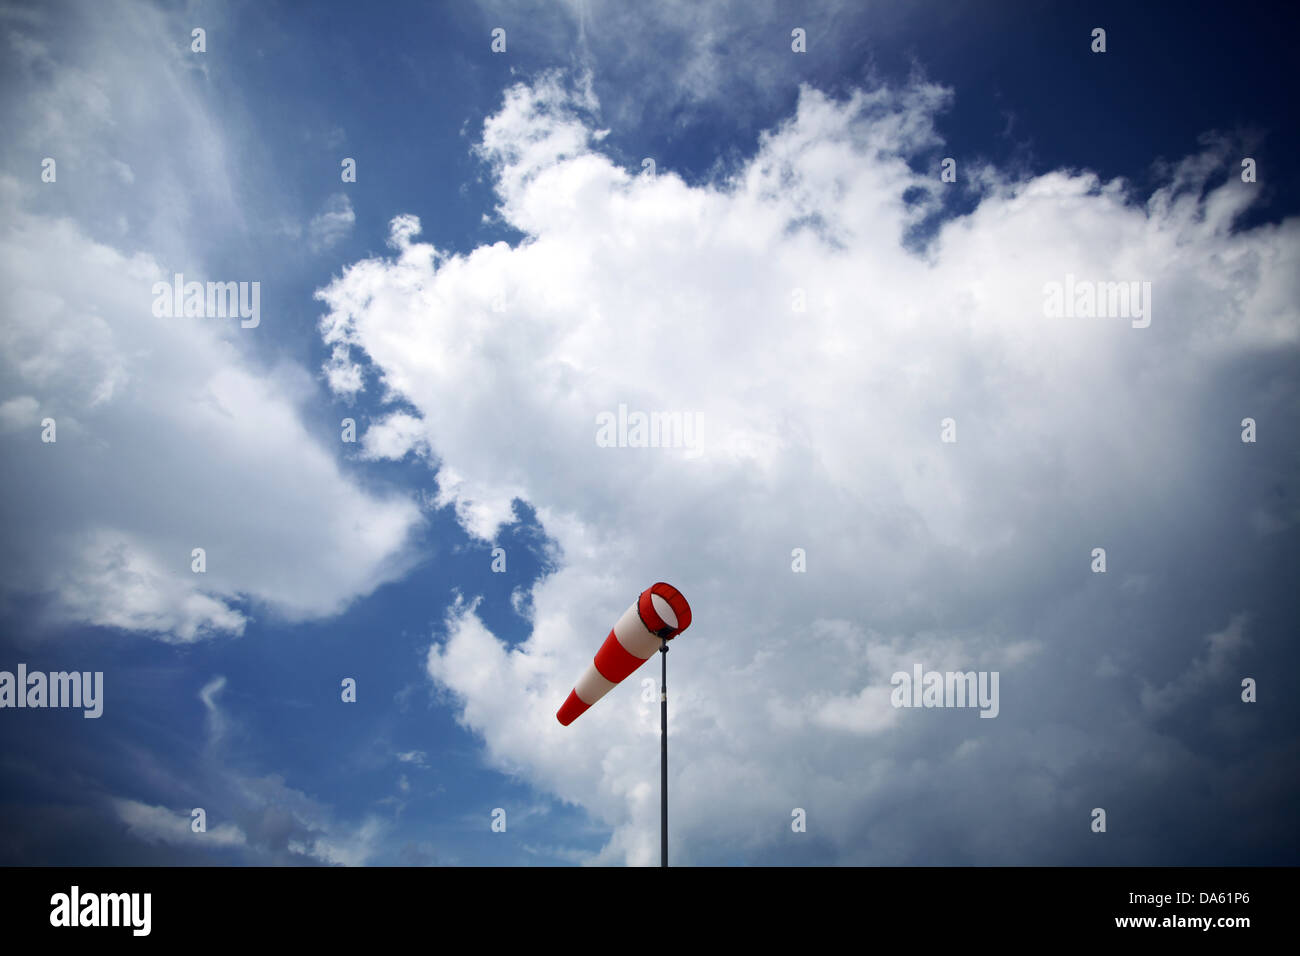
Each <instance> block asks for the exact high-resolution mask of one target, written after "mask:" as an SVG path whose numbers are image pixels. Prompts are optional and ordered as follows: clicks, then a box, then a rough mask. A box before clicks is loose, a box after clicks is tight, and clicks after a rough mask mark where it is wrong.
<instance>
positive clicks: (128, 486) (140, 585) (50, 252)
mask: <svg viewBox="0 0 1300 956" xmlns="http://www.w3.org/2000/svg"><path fill="white" fill-rule="evenodd" d="M2 192H3V194H4V195H3V199H4V203H3V207H4V210H5V216H4V218H5V222H6V227H5V229H4V231H3V233H0V262H2V264H0V278H2V280H3V286H4V291H3V293H0V296H2V297H3V300H2V301H3V309H4V313H5V315H6V321H5V324H4V327H3V332H2V333H0V336H2V337H3V343H4V357H3V359H2V360H0V368H2V369H3V380H4V382H5V388H6V389H7V390H9V391H10V394H11V395H12V394H13V392H14V391H17V392H18V393H20V394H19V395H16V396H14V397H13V398H9V396H0V397H3V398H4V399H5V400H6V401H7V402H10V403H11V404H9V405H8V406H7V407H8V408H10V409H11V410H14V414H12V415H9V416H8V418H9V419H10V420H12V421H17V420H18V418H17V415H18V414H19V412H21V413H23V414H24V415H26V417H27V418H28V420H30V417H31V414H30V413H31V405H30V402H24V401H23V397H24V396H28V397H31V396H34V397H35V398H36V399H37V400H38V401H39V403H40V406H41V407H42V408H43V409H44V410H45V411H46V413H47V414H49V415H50V416H51V417H53V418H54V419H55V420H56V422H57V423H58V425H59V431H58V440H57V442H56V443H53V444H47V443H42V441H41V440H40V433H39V431H38V430H37V429H34V428H29V429H27V430H23V431H14V430H10V431H7V432H6V434H5V436H4V439H3V440H4V442H5V444H6V447H5V454H6V457H7V458H8V460H9V461H10V463H11V467H12V468H13V469H15V470H16V473H17V474H19V475H21V479H19V480H13V481H11V482H9V484H8V487H9V489H10V490H9V493H8V494H7V495H6V500H5V503H4V506H3V507H4V514H5V519H6V522H7V527H8V534H6V536H5V541H4V544H3V545H2V546H0V561H2V562H3V566H4V569H5V587H6V589H7V590H8V591H9V592H10V593H15V592H18V593H28V594H46V595H49V596H51V597H52V598H53V603H52V612H53V613H54V614H55V615H56V616H58V617H61V618H66V619H68V620H73V621H79V622H84V623H89V624H103V625H108V626H113V627H120V628H125V629H129V630H140V631H147V632H151V633H154V634H156V635H158V636H161V637H164V638H168V639H175V640H194V639H196V638H199V637H202V636H204V635H205V634H211V633H217V632H226V633H239V632H240V631H241V630H242V628H243V626H244V621H245V613H244V612H243V611H241V610H239V609H238V608H237V607H236V604H237V603H238V602H243V601H251V602H253V603H254V604H255V605H263V606H265V607H267V608H268V609H270V610H271V611H272V612H274V613H278V614H282V615H284V616H286V617H289V618H293V619H304V618H310V617H316V616H321V615H327V614H332V613H335V612H337V611H338V610H339V609H341V608H342V607H344V606H346V605H347V604H348V603H349V602H350V601H351V600H353V599H354V598H356V597H357V596H359V595H362V594H366V593H369V591H370V590H371V589H373V588H374V587H375V586H377V585H378V584H379V583H381V582H382V581H384V580H388V579H391V578H393V577H396V576H397V575H399V574H400V573H402V572H403V571H404V570H405V567H406V564H405V562H406V561H408V560H409V558H408V556H406V555H405V554H404V546H405V543H406V541H407V539H408V535H409V533H410V531H411V530H412V528H414V527H415V526H416V525H417V524H418V523H419V522H420V521H421V517H420V512H419V507H418V506H417V505H416V504H415V503H414V502H412V501H410V500H407V499H405V498H402V497H398V496H380V495H376V494H374V493H370V492H367V491H364V490H363V489H361V488H360V487H358V486H357V485H356V484H355V483H354V481H353V480H351V479H349V478H348V477H347V476H345V475H344V474H343V473H342V471H341V469H340V466H339V464H338V462H337V459H336V457H335V453H334V452H333V451H331V450H330V448H329V446H328V444H327V442H328V441H330V440H331V439H332V438H333V437H334V436H333V435H332V434H330V435H320V434H315V433H313V432H312V431H311V430H309V429H308V427H307V426H306V425H305V423H304V417H303V411H302V410H303V408H304V406H305V405H306V403H307V401H308V400H309V397H310V396H311V392H312V385H311V383H310V381H309V379H308V378H307V376H306V374H305V373H304V372H303V371H301V370H299V369H296V368H294V367H291V366H277V367H271V368H267V367H263V366H262V365H261V363H259V362H257V361H256V360H254V359H252V358H251V357H250V355H249V353H248V351H247V349H246V348H244V347H243V346H242V345H241V343H240V342H239V341H238V339H237V337H236V336H237V335H239V334H245V335H247V334H252V333H251V331H244V330H241V329H240V328H239V326H238V323H237V322H231V321H230V320H228V319H226V320H223V319H211V318H207V319H205V318H160V317H157V316H155V315H153V313H152V311H151V305H152V294H151V290H152V287H153V283H154V282H155V281H158V280H162V281H169V278H168V273H167V271H166V270H164V269H163V268H162V266H160V265H159V264H158V263H157V262H156V261H155V260H154V259H153V258H151V257H149V256H147V255H143V254H136V255H134V256H126V255H124V254H122V253H121V252H119V251H117V250H116V249H114V248H112V247H110V246H106V245H104V244H101V243H97V242H95V241H93V240H91V239H89V238H88V237H87V236H85V235H84V234H83V233H82V232H81V231H80V230H79V229H78V228H77V226H76V225H75V224H73V223H72V222H70V221H67V220H58V221H50V220H48V219H46V218H44V217H40V216H35V215H32V214H30V213H29V212H27V211H26V210H25V209H24V208H23V207H22V206H21V205H20V203H19V202H18V201H17V198H16V195H15V194H16V192H17V189H16V186H14V184H13V183H12V182H7V183H6V184H5V188H4V189H3V190H2ZM12 403H16V404H12ZM195 548H203V549H204V551H205V556H206V557H205V560H206V571H205V573H202V574H198V573H194V570H193V558H192V552H193V549H195Z"/></svg>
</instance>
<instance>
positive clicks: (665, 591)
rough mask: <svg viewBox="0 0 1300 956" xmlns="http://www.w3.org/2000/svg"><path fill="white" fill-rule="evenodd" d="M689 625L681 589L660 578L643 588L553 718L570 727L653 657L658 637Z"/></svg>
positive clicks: (673, 634)
mask: <svg viewBox="0 0 1300 956" xmlns="http://www.w3.org/2000/svg"><path fill="white" fill-rule="evenodd" d="M690 626H691V606H690V605H689V604H687V603H686V598H684V597H682V592H681V591H679V590H677V589H676V588H675V587H673V586H672V585H671V584H664V583H663V582H662V581H660V582H659V583H658V584H653V585H651V586H650V587H648V588H646V589H645V590H644V591H642V592H641V596H640V597H638V598H637V599H636V600H635V601H633V602H632V606H631V607H630V608H628V609H627V610H626V611H624V612H623V616H622V617H620V618H619V619H618V623H617V624H615V625H614V629H613V630H612V631H610V632H609V637H607V638H605V643H604V644H602V645H600V650H598V651H597V652H596V658H595V660H593V661H592V662H591V666H590V667H588V668H587V672H586V673H585V674H583V675H582V677H580V678H579V679H578V683H577V684H575V685H574V688H573V690H571V691H570V692H569V698H568V700H566V701H565V702H564V706H563V707H561V708H560V709H559V710H558V711H557V712H556V714H555V717H556V719H557V720H559V722H560V723H562V724H563V725H564V726H566V727H567V726H569V724H571V723H573V722H574V721H575V720H577V719H578V717H579V716H581V715H582V713H583V711H585V710H586V709H587V708H588V707H590V706H591V705H592V704H594V703H595V702H596V701H598V700H600V699H601V698H602V697H604V696H605V695H606V694H608V693H609V692H610V691H611V690H612V689H613V688H614V686H615V685H616V684H618V683H619V682H620V681H622V680H623V678H624V677H626V676H627V675H628V674H630V673H632V672H633V671H634V670H636V669H637V668H638V667H640V666H641V665H642V664H644V663H645V662H646V661H648V660H649V659H650V658H652V657H654V654H655V651H657V650H659V642H660V639H661V638H664V639H667V640H670V641H671V640H672V639H673V638H674V637H676V636H677V635H678V634H680V633H681V632H682V631H684V630H686V629H687V628H688V627H690Z"/></svg>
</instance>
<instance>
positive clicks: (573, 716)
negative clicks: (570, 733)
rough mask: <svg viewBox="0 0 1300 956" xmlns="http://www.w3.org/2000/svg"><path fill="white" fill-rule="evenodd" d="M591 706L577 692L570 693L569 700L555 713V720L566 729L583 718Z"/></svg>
mask: <svg viewBox="0 0 1300 956" xmlns="http://www.w3.org/2000/svg"><path fill="white" fill-rule="evenodd" d="M590 706H591V705H590V704H588V703H587V702H586V701H584V700H583V699H582V698H581V697H579V696H578V692H577V691H576V690H571V691H569V699H568V700H566V701H565V702H564V706H563V707H561V708H560V709H559V710H557V711H556V712H555V719H556V720H558V721H559V722H560V723H561V724H563V725H564V726H565V727H567V726H569V724H571V723H573V722H574V721H575V720H577V719H578V718H579V717H581V716H582V715H583V714H584V713H585V712H586V710H587V708H588V707H590Z"/></svg>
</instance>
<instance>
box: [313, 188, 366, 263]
mask: <svg viewBox="0 0 1300 956" xmlns="http://www.w3.org/2000/svg"><path fill="white" fill-rule="evenodd" d="M356 221H357V214H356V213H355V212H353V210H352V200H350V199H348V197H347V194H346V193H335V194H334V195H333V196H330V198H329V199H327V200H325V205H324V207H323V208H322V209H321V211H320V212H319V213H317V214H316V215H315V216H313V217H312V220H311V222H309V223H308V224H307V242H308V244H309V245H310V246H311V250H312V252H324V251H325V250H326V249H329V248H330V247H332V246H335V245H337V244H338V243H339V242H340V241H342V240H343V239H345V238H346V237H347V236H348V234H349V233H351V232H352V226H353V225H354V224H355V223H356Z"/></svg>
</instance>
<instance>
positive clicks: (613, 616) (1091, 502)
mask: <svg viewBox="0 0 1300 956" xmlns="http://www.w3.org/2000/svg"><path fill="white" fill-rule="evenodd" d="M1274 18H1275V8H1274V5H1272V4H1253V3H1244V4H1238V5H1236V6H1234V7H1232V8H1231V10H1228V9H1227V8H1225V7H1223V6H1222V5H1220V4H1210V3H1178V4H1164V3H1153V4H1142V5H1133V4H1127V3H1092V2H1088V3H1048V2H1028V0H1007V2H1001V3H997V4H987V3H964V2H956V0H954V2H928V0H918V2H909V3H906V4H901V3H869V2H811V3H804V4H794V3H778V2H772V0H757V2H745V3H740V2H735V3H729V2H712V3H702V4H697V3H684V2H678V0H670V2H662V3H658V4H623V3H617V2H604V0H565V2H560V3H542V2H524V0H482V2H479V3H463V4H461V3H458V4H439V3H433V4H430V3H403V2H394V3H389V4H382V5H377V6H367V5H361V4H348V3H342V2H321V3H314V4H310V5H306V4H289V3H252V2H234V3H153V2H146V0H139V2H120V0H108V2H103V3H84V2H83V3H69V2H57V0H56V2H49V3H8V2H6V3H3V4H0V49H3V55H0V128H3V130H4V131H5V135H4V136H3V137H0V209H2V210H3V212H2V214H0V341H2V342H3V348H2V349H0V488H2V491H3V493H2V494H0V514H2V515H3V522H4V533H3V536H0V672H8V673H14V674H16V673H17V670H18V668H19V666H20V665H23V666H24V667H25V669H26V671H27V672H41V673H55V672H67V671H76V672H83V673H90V674H95V673H100V674H102V693H101V700H100V703H101V705H102V712H101V713H100V714H99V716H97V717H93V718H88V717H86V716H85V715H84V708H73V707H65V708H55V707H45V708H39V707H34V708H27V707H24V708H21V709H20V708H17V707H10V706H0V864H76V865H106V864H112V865H136V864H144V865H152V864H177V865H384V866H393V865H398V866H406V865H411V866H415V865H452V866H569V865H650V864H655V863H657V862H658V843H659V829H658V828H659V814H658V801H659V790H658V779H659V739H658V737H659V715H658V708H657V707H655V706H654V700H655V699H656V697H657V690H656V688H655V681H657V674H658V666H657V664H658V662H657V661H652V662H651V663H650V664H648V665H646V666H645V667H643V668H642V670H639V671H637V672H635V673H634V674H633V675H632V676H631V677H630V678H628V679H627V680H626V681H625V682H624V683H623V684H622V685H620V686H618V687H616V688H615V689H614V690H613V691H611V692H610V693H609V695H608V696H607V697H605V698H604V699H603V700H601V701H599V702H598V703H597V704H596V705H595V706H593V707H592V708H591V710H590V711H588V712H587V713H586V714H585V715H583V716H582V717H581V718H580V719H579V720H577V721H575V722H574V723H573V724H572V725H570V726H568V727H563V726H561V725H560V724H559V723H558V722H557V721H556V719H555V711H556V710H557V709H558V708H559V706H560V704H561V703H563V701H564V699H565V697H566V696H567V695H568V693H569V691H570V689H571V688H572V687H573V686H574V683H575V681H576V679H577V678H578V677H579V675H580V674H581V673H582V672H583V670H584V669H585V668H586V667H587V666H588V665H589V664H590V663H591V658H592V655H593V654H594V653H595V651H596V649H597V648H598V647H599V646H600V644H601V642H602V641H603V640H604V638H605V635H606V634H608V632H609V629H610V627H611V626H612V625H613V624H614V622H615V621H616V620H617V619H618V617H619V616H620V615H621V614H622V613H623V611H624V610H625V609H626V608H627V607H628V606H629V605H630V604H631V603H632V602H633V601H634V600H635V599H636V597H637V595H638V594H639V593H640V592H641V591H642V590H643V589H645V588H646V587H648V586H649V585H651V584H653V583H655V582H657V581H667V582H670V583H672V584H673V585H675V586H676V587H678V588H680V589H681V591H682V592H683V593H684V594H685V595H686V597H687V598H688V600H689V601H690V604H691V608H692V615H693V623H692V625H691V627H690V628H689V629H688V630H687V631H686V632H684V633H683V634H682V635H681V636H680V637H679V638H677V639H675V640H674V643H673V653H672V654H670V659H671V660H670V663H671V671H672V673H671V674H670V685H671V691H672V692H671V695H670V708H669V709H670V714H669V739H670V747H671V750H670V763H669V787H670V793H671V808H672V819H671V833H670V857H671V859H672V861H673V862H674V864H680V865H702V866H703V865H726V866H730V865H907V866H912V865H922V866H931V865H980V866H985V865H1240V864H1251V865H1253V864H1291V865H1294V864H1296V863H1297V862H1300V840H1298V838H1297V829H1296V823H1295V820H1296V815H1295V810H1296V807H1297V800H1298V799H1300V784H1298V781H1297V774H1296V770H1295V768H1296V766H1297V765H1298V764H1297V758H1300V735H1298V733H1297V729H1298V722H1297V716H1298V713H1297V710H1298V708H1297V703H1296V699H1295V696H1294V695H1293V694H1291V693H1290V692H1289V691H1288V685H1287V681H1288V680H1290V677H1289V676H1288V675H1290V674H1294V673H1296V672H1297V669H1298V668H1300V655H1298V654H1297V652H1296V650H1295V649H1294V648H1295V645H1294V640H1293V638H1294V634H1295V625H1294V621H1295V619H1296V617H1297V612H1298V611H1300V600H1298V598H1297V592H1296V588H1295V581H1296V570H1297V557H1298V556H1300V503H1298V500H1297V494H1298V493H1300V487H1298V483H1297V477H1298V476H1300V468H1298V467H1297V466H1298V465H1300V446H1298V445H1297V436H1298V435H1300V429H1298V428H1297V424H1298V422H1297V419H1298V417H1300V393H1298V391H1297V374H1296V373H1297V364H1296V363H1297V358H1298V357H1300V348H1298V346H1300V307H1298V306H1297V302H1298V301H1300V220H1297V214H1298V213H1300V187H1298V186H1297V183H1296V178H1295V176H1294V175H1293V172H1294V156H1295V155H1296V154H1297V151H1298V150H1300V143H1298V142H1297V134H1296V130H1295V125H1294V123H1293V122H1292V121H1291V119H1292V104H1293V103H1294V99H1295V94H1296V89H1295V81H1294V78H1293V72H1292V71H1286V70H1285V69H1284V67H1285V65H1286V64H1288V63H1289V62H1290V59H1291V52H1290V49H1289V47H1288V45H1287V43H1288V38H1287V37H1286V35H1285V32H1284V31H1280V30H1277V29H1275V26H1274V25H1273V21H1274ZM1097 28H1101V29H1102V30H1104V31H1105V33H1104V45H1105V49H1104V51H1102V50H1094V47H1095V46H1097V45H1098V40H1097V39H1096V37H1095V35H1094V30H1096V29H1097ZM195 30H201V31H202V33H201V34H199V35H198V37H196V35H195V33H194V31H195ZM498 31H504V32H498ZM494 47H495V49H494ZM1247 160H1249V161H1250V162H1249V163H1247V164H1246V165H1247V166H1249V169H1247V168H1246V167H1245V166H1243V162H1244V161H1247ZM50 161H52V162H50ZM351 169H354V170H355V176H354V177H353V176H351V175H349V171H350V170H351ZM178 274H179V275H181V276H183V279H182V280H180V281H181V282H182V283H184V282H200V283H214V282H220V283H226V282H233V283H243V284H245V286H244V287H245V289H246V290H249V294H250V295H251V290H252V288H253V283H256V289H257V292H258V299H257V309H256V310H252V309H251V308H249V309H246V310H245V312H244V313H240V314H238V315H230V314H224V315H217V314H185V310H184V309H182V310H181V311H180V314H172V313H173V312H174V311H175V310H173V309H171V308H170V307H169V306H170V305H171V303H172V294H171V293H170V292H166V293H162V294H160V293H159V292H158V291H157V289H158V284H159V283H161V284H162V286H163V287H164V288H165V289H170V288H171V287H172V284H173V282H174V281H175V280H174V277H175V276H176V275H178ZM1118 283H1123V284H1124V286H1123V288H1124V289H1125V290H1130V289H1131V290H1132V296H1131V298H1130V299H1129V300H1127V301H1124V300H1119V299H1114V300H1109V299H1107V296H1108V294H1112V293H1114V290H1115V288H1116V287H1117V286H1116V285H1115V284H1118ZM1130 283H1132V285H1129V284H1130ZM1080 286H1086V287H1087V288H1088V292H1089V293H1091V292H1092V291H1093V290H1094V289H1096V290H1100V292H1099V299H1098V300H1097V301H1098V302H1102V301H1106V302H1108V303H1109V305H1111V306H1115V308H1113V309H1111V311H1110V312H1108V313H1107V312H1106V310H1104V309H1098V310H1094V311H1101V312H1102V313H1103V314H1089V313H1088V310H1087V309H1086V308H1085V307H1084V306H1083V305H1082V304H1079V303H1081V302H1082V301H1084V300H1079V299H1077V298H1076V297H1075V290H1076V289H1077V288H1078V287H1080ZM1052 289H1057V290H1068V291H1064V292H1062V293H1061V294H1062V295H1063V297H1064V298H1065V299H1069V300H1070V306H1071V307H1068V308H1063V309H1056V310H1053V308H1052V306H1051V301H1052V292H1051V290H1052ZM1107 290H1109V292H1108V291H1107ZM160 302H161V304H160ZM245 303H246V304H251V299H248V298H246V299H245ZM1076 305H1077V307H1075V306H1076ZM198 311H199V312H204V311H205V308H204V307H201V308H199V310H198ZM620 410H622V411H621V412H620ZM638 413H641V414H646V415H649V414H650V413H657V415H676V416H678V418H677V421H680V422H683V423H689V424H690V426H691V428H690V429H689V431H686V432H678V433H677V434H675V435H673V436H670V438H671V439H672V440H665V441H664V442H662V443H659V442H656V444H657V445H661V447H639V446H641V445H644V443H643V442H640V441H639V440H638V438H637V433H636V431H635V429H615V430H614V432H615V433H614V434H613V435H612V437H611V435H610V434H608V433H606V434H604V435H603V437H602V432H601V429H600V422H601V421H602V420H605V421H608V420H610V419H613V420H615V421H617V420H618V418H619V416H620V414H622V415H623V416H624V417H625V418H626V417H627V416H628V415H629V414H630V415H636V414H638ZM1247 420H1249V424H1248V423H1247ZM348 422H351V423H352V424H351V426H349V425H348V424H347V423H348ZM51 438H52V439H53V440H50V439H51ZM351 439H355V440H351ZM195 549H202V550H201V552H200V554H199V555H196V552H195ZM1097 549H1102V550H1101V551H1098V550H1097ZM918 670H919V672H920V673H922V674H924V673H926V672H939V673H940V674H949V673H955V674H966V673H974V674H976V675H979V677H980V679H981V680H984V681H985V682H986V686H992V687H996V688H997V693H996V704H995V705H994V706H984V707H973V706H953V705H954V704H956V703H960V702H959V701H954V700H953V699H952V698H951V697H946V698H941V699H940V700H939V701H937V702H938V703H942V704H945V706H919V707H912V706H897V704H898V703H900V699H901V698H900V693H899V681H900V678H899V676H898V675H900V674H902V675H909V676H910V675H912V674H913V673H915V672H917V671H918ZM995 679H996V684H990V683H988V682H991V681H993V680H995ZM647 680H648V684H647V683H644V682H645V681H647ZM3 681H4V676H3V673H0V704H4V703H5V698H4V697H3V694H4V688H3ZM918 698H919V690H918ZM966 703H967V704H969V703H971V702H970V701H967V702H966ZM989 703H990V704H991V703H992V702H989ZM984 718H991V719H984ZM198 810H201V811H202V813H201V814H197V813H196V812H197V811H198ZM1098 811H1101V813H1100V814H1099V812H1098ZM197 817H201V818H202V821H203V825H202V826H199V824H198V823H197V822H196V820H197ZM494 823H497V825H496V826H495V827H494Z"/></svg>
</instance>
